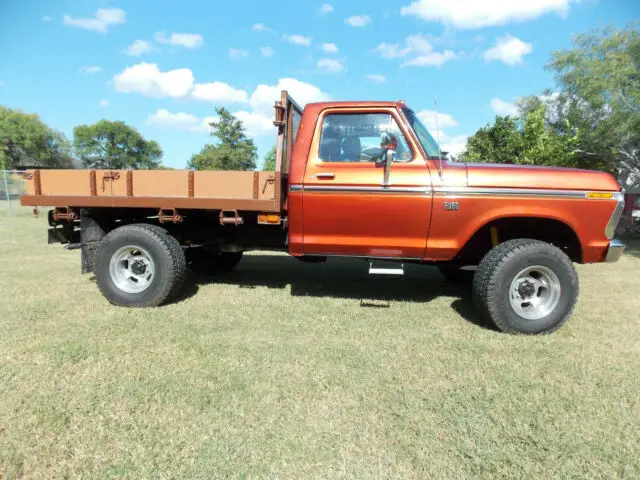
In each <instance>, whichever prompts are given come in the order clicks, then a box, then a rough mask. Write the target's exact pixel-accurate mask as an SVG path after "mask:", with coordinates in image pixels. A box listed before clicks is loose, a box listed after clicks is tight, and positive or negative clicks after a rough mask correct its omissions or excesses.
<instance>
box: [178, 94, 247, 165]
mask: <svg viewBox="0 0 640 480" xmlns="http://www.w3.org/2000/svg"><path fill="white" fill-rule="evenodd" d="M216 113H217V114H218V115H219V117H220V118H219V120H218V121H216V122H213V123H211V126H212V127H213V132H212V135H213V136H215V137H217V138H218V144H217V145H209V144H208V145H205V146H204V147H203V148H202V150H201V151H200V152H199V153H197V154H195V155H193V157H191V160H190V161H189V163H188V164H187V167H188V168H194V169H196V170H253V169H255V168H256V159H257V156H258V153H257V149H256V146H255V144H254V143H253V140H251V139H250V138H247V136H246V134H245V131H244V126H243V125H242V122H241V121H240V120H238V119H237V118H235V117H234V116H233V115H232V114H231V113H230V112H229V111H228V110H227V109H226V108H224V107H219V108H216Z"/></svg>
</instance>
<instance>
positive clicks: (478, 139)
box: [460, 115, 522, 163]
mask: <svg viewBox="0 0 640 480" xmlns="http://www.w3.org/2000/svg"><path fill="white" fill-rule="evenodd" d="M521 149H522V135H521V132H520V130H519V127H518V119H517V118H515V117H509V116H506V117H501V116H500V115H498V116H496V118H495V121H494V123H493V125H492V124H490V123H489V124H487V125H486V126H484V127H482V128H481V129H480V130H478V131H477V132H476V133H475V134H474V135H473V136H471V137H469V138H468V139H467V146H466V150H465V151H464V152H463V153H462V154H461V155H460V158H461V159H462V160H464V161H467V162H492V163H514V162H515V159H516V158H517V157H518V155H519V153H520V151H521Z"/></svg>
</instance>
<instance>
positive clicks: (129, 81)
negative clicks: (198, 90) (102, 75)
mask: <svg viewBox="0 0 640 480" xmlns="http://www.w3.org/2000/svg"><path fill="white" fill-rule="evenodd" d="M112 82H113V86H114V88H115V89H116V90H117V91H119V92H123V93H140V94H142V95H147V96H149V97H158V98H160V97H173V98H178V97H184V96H186V95H188V94H189V92H190V91H191V89H192V87H193V73H192V72H191V70H189V69H188V68H179V69H175V70H169V71H168V72H161V71H160V70H159V69H158V65H156V64H155V63H144V62H143V63H139V64H137V65H133V66H131V67H127V68H125V69H124V70H123V71H122V72H121V73H118V74H117V75H114V77H113V79H112Z"/></svg>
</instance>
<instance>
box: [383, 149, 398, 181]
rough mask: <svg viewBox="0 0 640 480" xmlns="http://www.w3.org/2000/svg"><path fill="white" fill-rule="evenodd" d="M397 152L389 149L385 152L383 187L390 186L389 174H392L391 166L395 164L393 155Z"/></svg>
mask: <svg viewBox="0 0 640 480" xmlns="http://www.w3.org/2000/svg"><path fill="white" fill-rule="evenodd" d="M394 153H395V150H393V149H391V148H388V149H387V150H386V151H385V152H384V156H385V157H386V158H385V162H384V181H383V182H382V186H383V187H388V186H389V185H390V184H389V174H390V173H391V164H392V163H393V154H394Z"/></svg>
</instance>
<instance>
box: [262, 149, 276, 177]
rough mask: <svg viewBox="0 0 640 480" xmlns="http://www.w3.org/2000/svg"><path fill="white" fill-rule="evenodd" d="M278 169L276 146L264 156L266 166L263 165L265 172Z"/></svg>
mask: <svg viewBox="0 0 640 480" xmlns="http://www.w3.org/2000/svg"><path fill="white" fill-rule="evenodd" d="M275 169H276V145H274V146H273V147H272V148H271V150H269V151H268V152H267V154H266V155H265V156H264V164H263V165H262V170H263V171H273V170H275Z"/></svg>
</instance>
